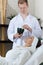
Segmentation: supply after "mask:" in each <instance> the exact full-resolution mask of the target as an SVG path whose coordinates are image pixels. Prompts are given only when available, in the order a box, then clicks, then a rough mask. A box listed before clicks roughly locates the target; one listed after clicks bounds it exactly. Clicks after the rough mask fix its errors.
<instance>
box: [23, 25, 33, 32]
mask: <svg viewBox="0 0 43 65" xmlns="http://www.w3.org/2000/svg"><path fill="white" fill-rule="evenodd" d="M23 28H24V29H27V30H29V31H30V32H32V29H31V28H30V27H29V26H28V25H27V24H25V25H23Z"/></svg>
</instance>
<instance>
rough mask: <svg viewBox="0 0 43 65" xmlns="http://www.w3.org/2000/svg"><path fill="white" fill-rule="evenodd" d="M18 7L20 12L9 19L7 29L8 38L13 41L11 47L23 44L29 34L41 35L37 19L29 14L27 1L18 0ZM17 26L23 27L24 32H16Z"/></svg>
mask: <svg viewBox="0 0 43 65" xmlns="http://www.w3.org/2000/svg"><path fill="white" fill-rule="evenodd" d="M18 7H19V11H20V13H19V14H18V15H17V16H16V17H14V18H13V19H12V20H11V21H10V23H9V27H8V31H7V33H8V38H9V39H10V40H11V41H13V48H14V47H15V46H21V45H22V46H23V45H24V44H23V41H24V39H25V38H28V37H30V36H36V37H41V28H40V26H39V23H38V21H37V19H36V18H35V17H34V16H32V15H31V14H29V11H28V1H27V0H18ZM17 28H23V29H24V33H23V34H18V33H17Z"/></svg>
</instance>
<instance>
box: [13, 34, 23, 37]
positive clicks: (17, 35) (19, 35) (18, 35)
mask: <svg viewBox="0 0 43 65" xmlns="http://www.w3.org/2000/svg"><path fill="white" fill-rule="evenodd" d="M21 36H22V34H19V33H16V34H15V35H14V36H13V38H20V37H21Z"/></svg>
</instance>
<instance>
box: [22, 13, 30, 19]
mask: <svg viewBox="0 0 43 65" xmlns="http://www.w3.org/2000/svg"><path fill="white" fill-rule="evenodd" d="M28 15H29V13H25V14H21V16H22V18H23V20H25V19H26V17H27V16H28Z"/></svg>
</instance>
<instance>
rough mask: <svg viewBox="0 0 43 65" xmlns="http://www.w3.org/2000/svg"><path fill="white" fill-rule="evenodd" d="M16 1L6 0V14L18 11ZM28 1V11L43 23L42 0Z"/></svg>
mask: <svg viewBox="0 0 43 65" xmlns="http://www.w3.org/2000/svg"><path fill="white" fill-rule="evenodd" d="M17 2H18V0H8V5H7V15H11V14H15V13H17V12H19V11H18V6H17ZM28 2H29V11H30V13H31V14H32V15H34V16H36V17H38V18H40V19H41V20H42V24H43V0H28Z"/></svg>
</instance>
